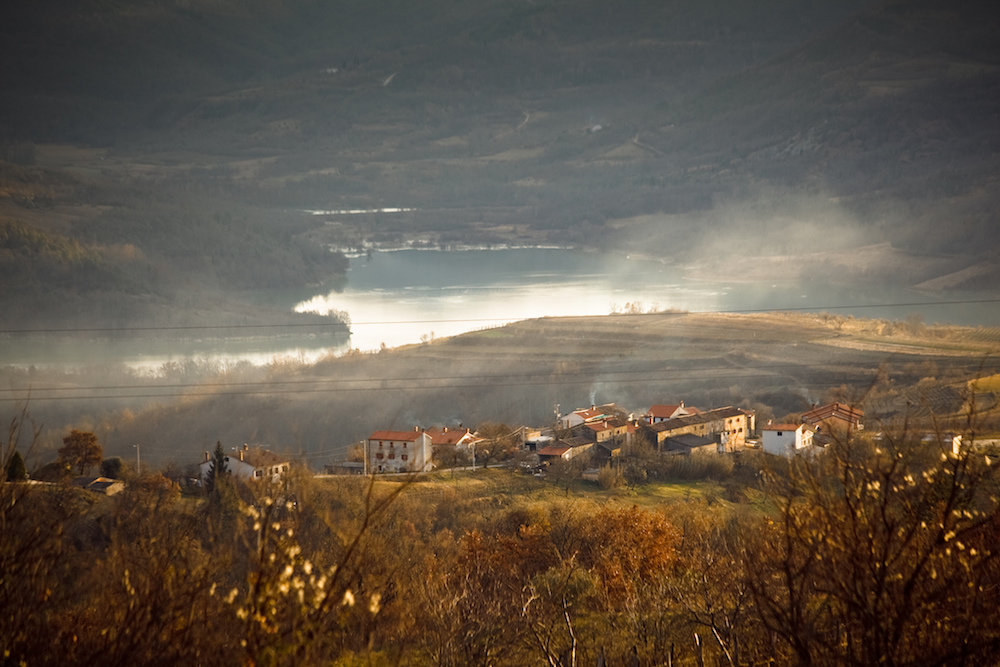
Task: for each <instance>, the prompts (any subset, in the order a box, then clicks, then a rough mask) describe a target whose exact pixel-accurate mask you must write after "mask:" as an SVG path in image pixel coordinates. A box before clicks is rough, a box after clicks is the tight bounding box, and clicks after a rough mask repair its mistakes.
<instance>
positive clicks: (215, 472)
mask: <svg viewBox="0 0 1000 667" xmlns="http://www.w3.org/2000/svg"><path fill="white" fill-rule="evenodd" d="M227 472H229V471H228V470H226V452H225V451H223V449H222V442H219V441H217V442H216V443H215V451H213V452H212V461H211V463H210V464H209V466H208V474H207V475H205V492H206V493H212V492H213V491H215V488H216V482H217V481H218V480H220V479H222V477H223V476H224V475H225V474H226V473H227Z"/></svg>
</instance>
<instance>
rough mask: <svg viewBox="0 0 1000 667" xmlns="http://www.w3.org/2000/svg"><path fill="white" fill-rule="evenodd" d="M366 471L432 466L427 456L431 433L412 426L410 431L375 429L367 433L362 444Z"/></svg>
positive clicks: (422, 469) (419, 469) (424, 469)
mask: <svg viewBox="0 0 1000 667" xmlns="http://www.w3.org/2000/svg"><path fill="white" fill-rule="evenodd" d="M365 454H366V456H367V458H368V472H370V473H374V474H377V473H393V472H428V471H430V470H432V469H433V468H434V464H433V462H432V460H431V457H432V455H433V447H432V444H431V436H429V435H427V433H426V432H425V431H422V430H420V429H419V428H415V429H413V430H412V431H375V432H374V433H372V434H371V435H370V436H368V440H367V444H366V447H365Z"/></svg>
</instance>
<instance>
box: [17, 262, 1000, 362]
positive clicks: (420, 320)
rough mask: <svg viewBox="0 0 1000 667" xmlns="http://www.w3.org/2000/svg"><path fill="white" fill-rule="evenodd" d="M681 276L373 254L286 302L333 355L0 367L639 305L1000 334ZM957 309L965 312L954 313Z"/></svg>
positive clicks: (928, 298)
mask: <svg viewBox="0 0 1000 667" xmlns="http://www.w3.org/2000/svg"><path fill="white" fill-rule="evenodd" d="M683 274H684V271H683V269H682V268H681V267H676V266H672V265H669V264H664V263H662V262H658V261H654V260H649V259H639V258H634V257H632V258H630V257H628V256H625V255H622V254H602V253H598V252H591V251H576V250H562V249H546V248H518V249H502V250H461V251H442V250H397V251H383V252H375V253H373V254H372V255H371V256H370V257H365V256H361V257H356V258H352V259H351V265H350V268H349V269H348V272H347V280H346V284H344V285H343V287H341V288H338V289H336V290H331V291H328V292H327V291H325V290H324V291H323V292H322V293H320V294H315V295H308V294H307V295H303V293H302V292H301V291H298V292H296V293H286V294H282V295H280V296H279V297H277V298H280V299H282V300H283V301H282V302H283V304H284V305H286V306H287V307H288V309H289V311H292V310H296V311H317V312H327V311H328V310H331V309H333V310H340V311H346V312H347V313H348V315H349V316H350V318H351V331H352V335H351V339H350V340H349V341H348V342H346V343H342V344H339V345H335V344H332V343H333V341H332V340H331V339H327V338H324V337H315V338H306V337H302V338H280V339H254V340H247V339H230V340H219V339H215V340H208V339H206V340H184V341H178V342H171V341H158V342H149V341H134V342H128V341H125V342H121V341H118V342H111V341H107V340H89V341H80V342H73V343H68V342H64V341H59V340H44V339H42V340H36V339H11V340H7V341H4V343H3V345H2V346H0V365H8V364H9V365H16V366H22V367H23V366H29V365H32V364H34V365H36V366H45V365H70V366H72V365H79V364H80V363H82V361H81V360H87V362H88V363H123V364H127V365H131V366H135V367H141V368H146V369H150V370H155V369H156V368H158V367H159V366H161V365H162V364H163V363H166V362H177V361H185V360H189V359H196V360H201V361H214V362H218V363H226V362H233V361H236V360H242V359H245V360H248V361H251V362H252V363H255V364H262V363H267V362H268V361H270V360H272V359H273V358H274V357H276V356H284V357H292V358H295V359H299V360H302V361H311V360H314V359H316V358H319V357H321V356H323V355H325V354H328V353H330V352H334V353H336V352H343V351H345V350H346V349H348V348H354V349H360V350H376V349H378V348H379V347H380V346H381V345H383V344H384V345H386V346H388V347H395V346H398V345H405V344H409V343H417V342H420V341H421V340H429V339H431V338H439V337H443V336H451V335H455V334H459V333H463V332H466V331H472V330H477V329H483V328H488V327H494V326H499V325H502V324H505V323H508V322H513V321H516V320H521V319H528V318H535V317H546V316H550V317H557V316H580V315H607V314H609V313H611V312H614V311H619V312H622V311H625V310H626V309H628V308H629V305H630V304H632V305H633V306H634V305H638V307H640V308H641V309H642V310H644V311H648V310H651V309H656V310H667V309H679V310H688V311H710V312H716V311H725V312H748V311H759V310H775V309H777V310H782V309H796V310H799V309H801V310H809V311H814V312H820V311H824V310H826V311H829V312H832V313H838V314H845V315H847V314H850V315H854V316H856V317H872V318H886V319H894V320H901V319H904V318H906V317H907V316H908V315H910V314H911V313H920V314H921V315H922V316H923V318H924V321H925V322H927V323H935V322H941V323H951V324H965V325H983V326H998V325H1000V305H998V304H996V303H989V304H983V303H968V302H969V301H980V300H982V299H985V298H988V297H989V296H991V295H983V294H962V293H948V294H926V293H919V292H915V291H912V290H905V289H894V288H886V287H873V288H870V289H858V288H850V287H844V286H835V285H829V284H825V283H815V284H809V285H801V284H800V285H781V284H766V285H765V284H759V283H718V284H715V283H707V282H697V281H691V280H686V279H685V278H684V277H683ZM306 297H308V298H306ZM269 298H271V299H273V298H275V295H273V294H272V295H269ZM957 301H965V302H966V303H954V302H957ZM894 304H904V305H894ZM206 324H210V323H206Z"/></svg>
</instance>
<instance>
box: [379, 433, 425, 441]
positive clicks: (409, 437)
mask: <svg viewBox="0 0 1000 667" xmlns="http://www.w3.org/2000/svg"><path fill="white" fill-rule="evenodd" d="M423 434H424V432H423V431H375V432H374V433H372V434H371V435H370V436H368V439H369V440H403V441H406V442H414V441H415V440H416V439H417V438H419V437H420V436H421V435H423Z"/></svg>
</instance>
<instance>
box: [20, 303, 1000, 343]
mask: <svg viewBox="0 0 1000 667" xmlns="http://www.w3.org/2000/svg"><path fill="white" fill-rule="evenodd" d="M988 303H1000V298H995V299H961V300H956V301H910V302H898V303H868V304H841V305H827V306H788V307H780V308H743V309H733V310H683V311H677V312H671V311H659V312H653V313H636V315H661V316H662V315H676V316H681V315H741V314H750V313H785V312H813V311H816V312H823V311H827V310H853V309H867V308H917V307H925V306H963V305H975V304H988ZM610 315H629V314H628V313H610ZM558 317H560V318H570V317H605V315H559V316H558ZM531 319H541V318H539V317H534V316H533V317H529V318H517V317H480V318H458V319H431V320H386V321H378V322H289V323H285V324H206V325H190V326H148V327H67V328H62V329H55V328H47V329H0V335H14V334H17V335H24V334H42V333H46V334H50V333H98V332H106V333H127V332H148V331H215V330H229V329H234V330H244V329H294V328H308V327H344V328H347V327H354V326H385V325H401V324H461V323H477V322H480V323H482V322H511V321H513V322H519V321H525V320H531Z"/></svg>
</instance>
